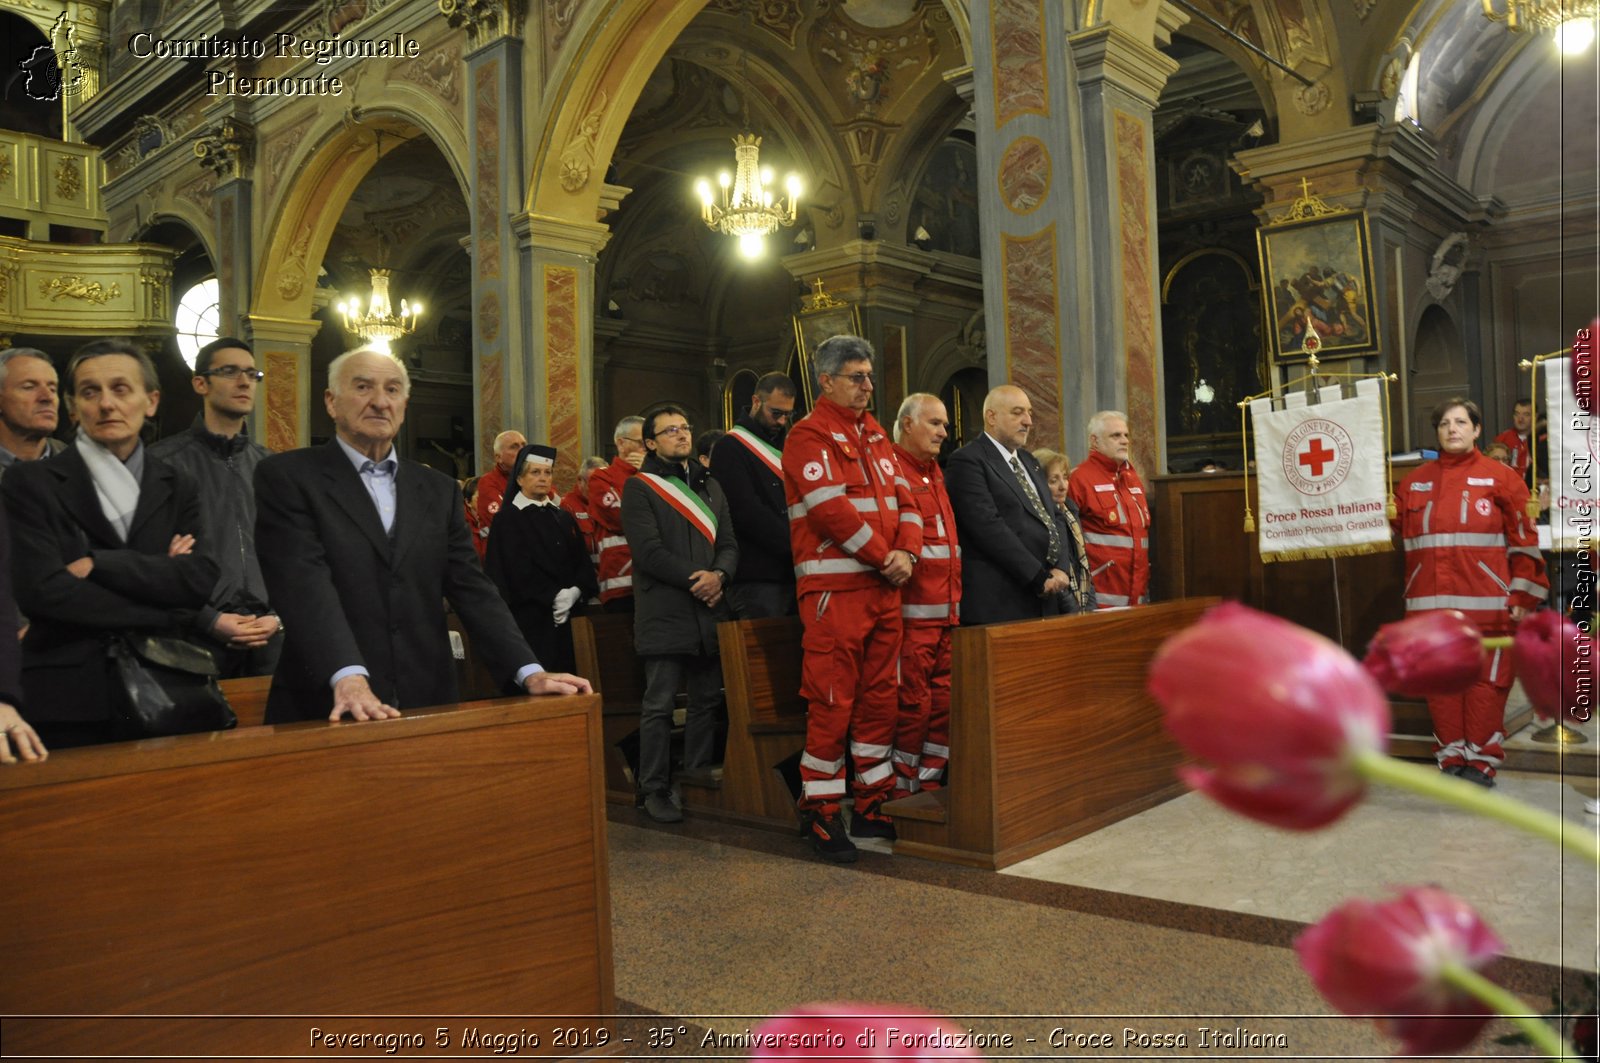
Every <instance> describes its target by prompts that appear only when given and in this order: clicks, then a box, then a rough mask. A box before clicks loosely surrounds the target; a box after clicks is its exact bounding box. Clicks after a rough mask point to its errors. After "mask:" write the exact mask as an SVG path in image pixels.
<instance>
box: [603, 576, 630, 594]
mask: <svg viewBox="0 0 1600 1063" xmlns="http://www.w3.org/2000/svg"><path fill="white" fill-rule="evenodd" d="M631 586H633V577H632V576H618V577H617V578H616V579H608V580H601V581H600V589H601V590H603V591H615V590H621V589H622V588H623V587H631Z"/></svg>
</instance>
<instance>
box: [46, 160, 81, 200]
mask: <svg viewBox="0 0 1600 1063" xmlns="http://www.w3.org/2000/svg"><path fill="white" fill-rule="evenodd" d="M52 176H54V177H55V179H56V195H57V196H60V197H61V198H62V199H77V198H78V193H80V192H82V191H83V170H82V168H81V167H80V166H79V165H78V160H77V159H62V160H61V161H60V162H59V163H57V164H56V169H55V173H54V174H53V175H52Z"/></svg>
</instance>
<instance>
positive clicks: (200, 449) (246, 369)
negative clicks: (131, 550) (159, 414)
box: [150, 336, 283, 678]
mask: <svg viewBox="0 0 1600 1063" xmlns="http://www.w3.org/2000/svg"><path fill="white" fill-rule="evenodd" d="M262 375H263V374H262V373H261V371H260V370H258V369H257V368H256V359H255V355H254V354H253V353H251V351H250V346H249V344H247V343H245V342H244V341H243V340H237V339H234V338H233V337H231V336H224V337H222V338H221V339H218V340H213V341H212V342H210V343H208V344H206V345H205V346H204V347H202V348H200V351H199V353H198V354H196V355H195V359H194V377H193V379H192V381H191V382H192V384H193V386H194V390H195V393H196V394H197V395H199V396H200V398H201V401H202V402H203V403H204V405H203V406H202V407H201V410H200V413H199V415H198V416H197V417H195V419H194V424H193V425H191V426H190V427H189V429H188V430H187V431H184V432H180V433H179V434H177V435H175V436H172V437H170V438H168V439H163V440H161V441H160V442H159V443H156V444H154V445H152V446H151V447H150V453H152V454H154V455H156V456H157V457H159V458H161V459H162V460H164V461H166V462H167V464H169V465H172V466H175V467H176V468H178V469H179V470H181V471H182V472H185V473H187V474H188V475H189V477H190V478H191V479H193V480H194V482H195V484H196V485H197V486H198V487H199V488H200V514H201V516H200V523H201V527H203V528H204V529H205V532H204V534H203V535H202V536H201V537H200V541H201V542H203V543H205V544H206V549H207V552H208V553H210V554H211V555H212V556H213V557H215V558H216V560H217V567H218V568H219V569H221V575H220V576H218V578H217V585H216V586H215V587H213V588H212V589H211V598H210V601H209V603H208V604H207V605H206V607H205V608H204V609H202V610H201V611H200V617H199V623H198V626H199V628H200V629H201V630H202V631H205V632H208V633H209V634H210V635H211V637H212V638H213V639H215V640H216V641H217V643H218V644H219V645H218V646H216V647H213V649H212V656H214V657H215V658H216V659H217V667H218V668H219V669H220V670H221V672H222V675H223V676H224V677H225V678H232V677H235V676H245V675H271V674H272V669H273V668H274V667H276V665H277V663H278V653H279V651H280V650H282V649H283V638H282V634H281V633H282V631H283V622H282V621H281V620H279V618H278V616H277V614H276V613H274V612H273V611H272V607H271V606H270V605H268V604H267V585H266V582H265V581H264V580H263V579H262V578H261V564H260V562H259V561H257V560H256V496H255V489H254V487H253V484H252V481H253V480H254V479H255V475H256V466H257V465H259V464H260V463H261V459H262V458H264V457H266V456H267V455H268V454H269V453H271V452H270V451H269V450H267V448H266V447H264V446H262V445H261V444H260V443H257V442H255V441H254V440H253V439H251V438H250V433H249V431H248V430H247V428H246V425H245V418H246V417H248V416H249V415H250V411H251V410H252V409H254V408H255V403H256V393H257V391H258V390H259V388H258V386H257V385H258V384H259V383H260V382H261V377H262Z"/></svg>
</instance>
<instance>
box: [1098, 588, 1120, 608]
mask: <svg viewBox="0 0 1600 1063" xmlns="http://www.w3.org/2000/svg"><path fill="white" fill-rule="evenodd" d="M1094 600H1095V601H1096V602H1097V603H1099V604H1100V605H1127V604H1128V596H1127V595H1126V594H1102V593H1101V592H1100V591H1099V590H1096V591H1095V592H1094Z"/></svg>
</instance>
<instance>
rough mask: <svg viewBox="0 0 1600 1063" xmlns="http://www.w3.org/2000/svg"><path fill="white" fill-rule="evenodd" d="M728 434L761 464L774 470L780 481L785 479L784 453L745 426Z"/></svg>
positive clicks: (773, 473)
mask: <svg viewBox="0 0 1600 1063" xmlns="http://www.w3.org/2000/svg"><path fill="white" fill-rule="evenodd" d="M728 434H729V435H730V436H732V437H733V438H735V439H737V440H738V441H739V442H741V443H743V444H744V445H745V447H746V448H747V449H748V450H749V451H750V453H752V454H754V455H755V456H756V457H757V458H759V459H761V462H762V463H763V464H764V465H766V467H767V468H769V469H771V470H772V475H774V476H776V477H777V478H778V479H780V480H781V479H783V451H781V450H779V449H778V448H777V447H775V446H773V445H772V444H771V443H768V442H767V441H766V440H765V439H762V438H761V437H760V436H758V435H756V434H755V433H754V432H752V431H750V429H748V428H745V427H743V426H740V427H736V428H734V429H732V430H731V431H729V432H728Z"/></svg>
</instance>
